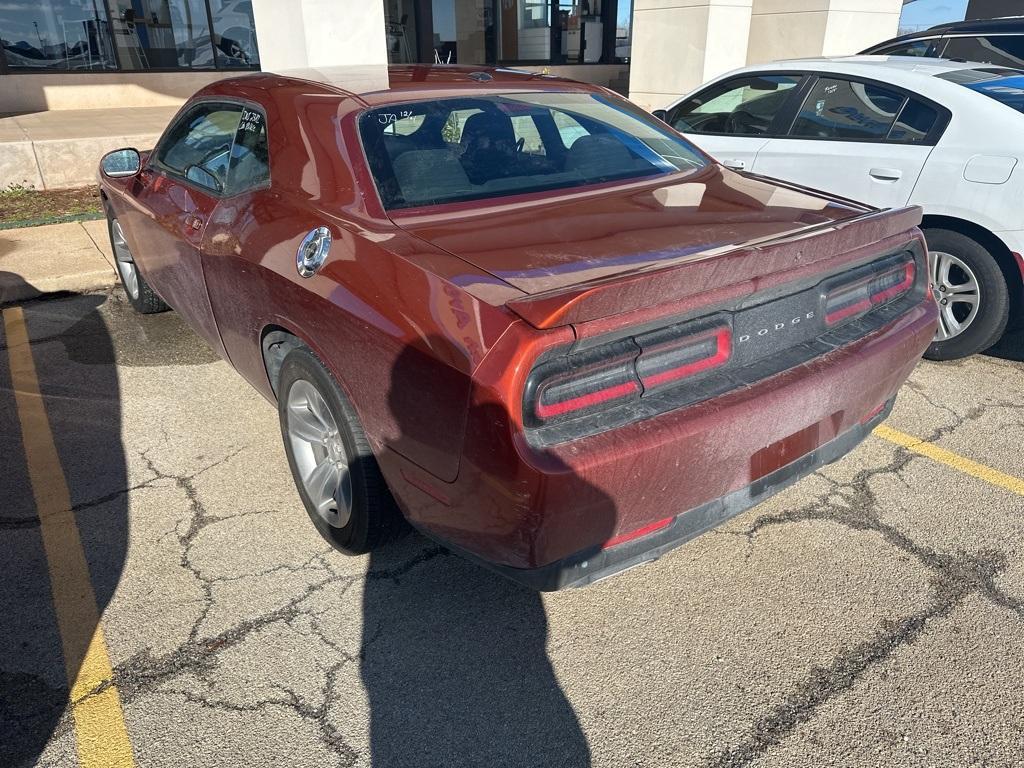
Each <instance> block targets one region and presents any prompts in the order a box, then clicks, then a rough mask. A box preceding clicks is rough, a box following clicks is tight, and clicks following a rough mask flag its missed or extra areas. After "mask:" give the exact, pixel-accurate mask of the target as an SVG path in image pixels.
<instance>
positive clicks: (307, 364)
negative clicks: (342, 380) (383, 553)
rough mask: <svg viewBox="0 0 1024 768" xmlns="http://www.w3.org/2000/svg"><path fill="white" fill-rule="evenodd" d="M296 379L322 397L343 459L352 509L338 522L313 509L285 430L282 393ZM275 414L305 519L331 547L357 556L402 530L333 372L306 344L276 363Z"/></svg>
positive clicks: (402, 523)
mask: <svg viewBox="0 0 1024 768" xmlns="http://www.w3.org/2000/svg"><path fill="white" fill-rule="evenodd" d="M299 380H304V381H306V382H309V383H310V384H312V385H313V386H314V387H315V388H316V390H317V391H318V392H319V393H320V395H321V396H322V397H323V399H324V400H325V401H326V403H327V406H328V408H329V410H330V411H331V415H332V416H333V418H334V421H335V423H336V424H337V426H338V433H339V437H340V438H341V441H342V444H343V445H344V449H345V454H346V456H347V458H348V468H349V473H350V478H351V485H352V505H351V506H352V509H351V515H350V517H349V519H348V522H347V523H346V524H345V525H344V527H334V526H332V525H329V524H328V523H327V522H326V521H325V520H324V519H323V518H322V517H321V516H320V514H319V513H318V512H317V510H316V505H315V504H314V503H313V502H312V501H311V499H310V497H309V495H308V493H307V492H306V489H305V487H304V484H303V481H302V478H301V475H300V473H299V470H298V466H297V462H296V457H295V455H294V452H293V447H292V442H291V439H290V437H289V433H288V413H287V411H288V407H287V403H288V395H289V393H290V391H291V388H292V386H293V385H294V384H295V383H296V382H297V381H299ZM277 398H278V409H277V410H278V418H279V420H280V424H281V437H282V439H283V440H284V446H285V453H286V454H287V456H288V466H289V468H291V471H292V479H293V480H294V481H295V487H296V489H297V490H298V492H299V497H300V498H301V499H302V503H303V505H304V506H305V507H306V512H307V514H309V519H310V520H312V521H313V525H314V526H315V527H316V529H317V530H318V531H319V532H320V535H321V536H323V537H324V538H325V539H326V540H327V541H328V542H329V543H330V545H331V546H332V547H334V548H335V549H337V550H339V551H341V552H344V553H345V554H347V555H361V554H364V553H366V552H369V551H370V550H372V549H375V548H377V547H378V546H379V545H381V544H383V543H385V542H386V541H388V540H390V539H392V538H395V537H396V536H397V535H398V534H400V533H402V532H404V531H405V530H406V523H405V519H404V518H403V517H402V514H401V512H399V511H398V507H397V505H396V504H395V501H394V499H393V497H392V496H391V492H390V491H389V490H388V487H387V483H386V482H385V480H384V476H383V475H382V474H381V471H380V467H379V466H378V464H377V460H376V458H374V455H373V451H372V450H371V449H370V444H369V442H368V441H367V439H366V433H365V432H364V431H363V427H362V425H361V424H360V423H359V417H358V416H357V415H356V412H355V409H354V408H353V407H352V404H351V403H350V402H349V401H348V398H347V397H346V396H345V394H344V393H343V392H342V390H341V387H339V386H338V383H337V382H336V381H335V380H334V376H332V375H331V373H330V372H329V371H328V370H327V367H326V366H325V365H324V364H323V363H322V362H321V361H320V359H319V358H318V357H317V356H316V355H315V354H313V352H312V351H310V349H309V348H308V347H305V346H300V347H296V348H295V349H293V350H292V351H291V352H289V353H288V354H287V355H286V356H285V359H284V362H282V364H281V372H280V378H279V379H278V386H277Z"/></svg>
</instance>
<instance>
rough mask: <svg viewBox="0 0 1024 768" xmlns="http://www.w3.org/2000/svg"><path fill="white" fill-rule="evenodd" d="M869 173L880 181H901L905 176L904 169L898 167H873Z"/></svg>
mask: <svg viewBox="0 0 1024 768" xmlns="http://www.w3.org/2000/svg"><path fill="white" fill-rule="evenodd" d="M868 175H869V176H870V177H871V178H872V179H878V180H879V181H899V180H900V179H902V178H903V171H901V170H899V169H898V168H872V169H871V170H870V171H868Z"/></svg>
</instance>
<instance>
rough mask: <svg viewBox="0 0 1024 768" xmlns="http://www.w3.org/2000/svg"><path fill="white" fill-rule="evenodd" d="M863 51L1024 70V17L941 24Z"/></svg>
mask: <svg viewBox="0 0 1024 768" xmlns="http://www.w3.org/2000/svg"><path fill="white" fill-rule="evenodd" d="M861 53H868V54H878V55H882V56H927V57H930V58H937V59H956V60H959V61H978V62H982V63H983V64H995V65H998V66H1001V67H1013V68H1015V69H1020V68H1024V17H1019V16H1015V17H1012V18H1004V19H987V20H984V21H957V22H951V23H949V24H939V25H937V26H934V27H931V28H929V29H925V30H922V31H920V32H912V33H911V34H908V35H900V36H899V37H894V38H893V39H892V40H886V41H885V42H884V43H879V44H878V45H873V46H871V47H870V48H868V49H867V50H864V51H861Z"/></svg>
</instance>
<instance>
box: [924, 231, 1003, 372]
mask: <svg viewBox="0 0 1024 768" xmlns="http://www.w3.org/2000/svg"><path fill="white" fill-rule="evenodd" d="M924 234H925V239H926V240H927V241H928V261H929V263H930V266H931V274H930V275H929V277H930V278H931V284H932V289H933V290H934V293H935V300H936V302H937V303H938V307H939V323H938V327H937V328H936V329H935V337H934V338H933V339H932V343H931V344H930V345H929V346H928V349H927V350H925V353H924V356H925V357H927V358H928V359H930V360H955V359H957V358H960V357H967V356H968V355H973V354H974V353H976V352H981V351H982V350H985V349H988V348H989V347H991V346H992V345H993V344H995V343H996V342H997V341H998V340H999V337H1000V336H1002V335H1003V331H1004V330H1005V329H1006V323H1007V320H1008V319H1009V315H1010V292H1009V287H1008V286H1007V284H1006V278H1005V277H1004V276H1003V271H1002V269H1001V268H1000V266H999V262H998V261H996V258H995V256H993V255H992V253H991V252H990V251H989V249H988V248H986V247H985V246H984V245H982V244H981V243H980V242H979V241H977V240H975V239H973V238H971V237H968V236H967V235H965V234H963V233H962V232H955V231H953V230H950V229H938V228H929V229H926V230H925V233H924Z"/></svg>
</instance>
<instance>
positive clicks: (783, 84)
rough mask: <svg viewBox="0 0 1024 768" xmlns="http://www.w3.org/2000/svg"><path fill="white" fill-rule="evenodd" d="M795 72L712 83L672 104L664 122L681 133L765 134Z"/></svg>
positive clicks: (797, 78) (796, 80)
mask: <svg viewBox="0 0 1024 768" xmlns="http://www.w3.org/2000/svg"><path fill="white" fill-rule="evenodd" d="M800 79H801V78H800V76H799V75H758V76H753V77H751V76H747V77H741V78H736V79H733V80H727V81H725V82H724V83H719V84H717V85H713V86H712V87H711V88H708V89H707V90H705V91H702V92H701V93H699V94H697V95H696V96H694V97H692V98H690V99H687V100H686V101H684V102H683V103H682V104H679V105H678V106H676V107H675V108H674V109H673V110H672V112H671V113H670V114H669V116H668V123H669V124H670V125H671V126H672V127H673V128H675V129H676V130H677V131H681V132H683V133H718V134H723V133H724V134H735V135H740V136H759V135H763V134H767V133H768V132H769V130H770V128H771V125H772V122H773V121H774V120H775V116H776V115H777V114H778V113H779V111H780V110H781V109H782V106H783V105H784V104H785V103H786V100H787V98H788V97H789V95H790V92H791V91H792V89H793V88H795V87H796V86H797V84H798V83H799V82H800Z"/></svg>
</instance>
